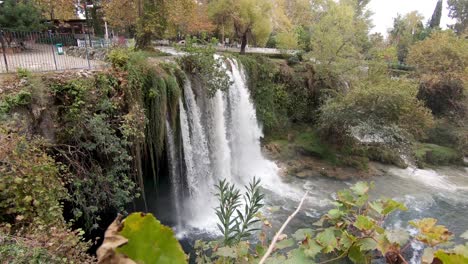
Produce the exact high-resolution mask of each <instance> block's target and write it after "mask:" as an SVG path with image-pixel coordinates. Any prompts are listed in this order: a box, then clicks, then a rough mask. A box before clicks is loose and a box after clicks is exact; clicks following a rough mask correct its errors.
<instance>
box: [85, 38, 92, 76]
mask: <svg viewBox="0 0 468 264" xmlns="http://www.w3.org/2000/svg"><path fill="white" fill-rule="evenodd" d="M89 39H91V38H89ZM84 43H85V44H84V45H85V49H86V60H87V61H88V68H89V69H91V62H90V61H89V50H88V43H87V41H86V35H85V41H84Z"/></svg>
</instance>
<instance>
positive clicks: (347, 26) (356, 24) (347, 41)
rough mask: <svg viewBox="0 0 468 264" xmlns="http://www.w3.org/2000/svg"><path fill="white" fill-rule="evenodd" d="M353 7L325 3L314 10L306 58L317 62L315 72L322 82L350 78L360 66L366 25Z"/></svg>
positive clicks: (351, 5) (366, 30)
mask: <svg viewBox="0 0 468 264" xmlns="http://www.w3.org/2000/svg"><path fill="white" fill-rule="evenodd" d="M355 4H356V2H355V1H348V0H346V1H340V2H335V1H333V0H328V1H326V2H324V4H323V6H322V7H321V8H319V9H318V11H317V14H316V16H317V17H318V19H317V20H316V21H315V22H314V23H312V24H311V25H310V27H311V32H312V38H311V41H310V47H311V50H312V51H311V52H310V53H309V56H311V57H312V58H313V59H314V60H316V61H318V62H319V63H317V64H316V68H317V70H318V73H319V74H320V76H321V78H322V79H324V80H325V81H331V80H332V78H334V77H337V76H339V77H340V78H342V77H344V76H345V75H346V74H348V76H352V75H354V73H353V71H354V70H356V69H357V68H358V67H359V66H361V65H362V59H363V56H362V52H363V50H364V47H365V46H366V43H367V42H368V37H367V34H368V29H369V24H368V21H367V20H366V19H364V18H363V17H361V16H359V15H358V13H357V9H356V6H355Z"/></svg>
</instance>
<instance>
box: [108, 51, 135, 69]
mask: <svg viewBox="0 0 468 264" xmlns="http://www.w3.org/2000/svg"><path fill="white" fill-rule="evenodd" d="M107 58H108V60H109V61H110V62H111V64H112V67H114V68H123V67H124V66H125V65H127V62H128V61H129V59H130V51H129V50H128V49H123V48H115V49H113V50H112V51H111V52H109V55H108V57H107Z"/></svg>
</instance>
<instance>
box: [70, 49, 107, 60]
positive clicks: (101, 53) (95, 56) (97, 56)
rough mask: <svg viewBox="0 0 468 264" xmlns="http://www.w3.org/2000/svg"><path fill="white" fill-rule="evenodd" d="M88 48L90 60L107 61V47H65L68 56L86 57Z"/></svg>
mask: <svg viewBox="0 0 468 264" xmlns="http://www.w3.org/2000/svg"><path fill="white" fill-rule="evenodd" d="M86 49H87V50H88V56H89V59H90V60H100V61H105V60H106V59H107V51H108V50H107V49H106V48H91V47H88V48H85V47H76V46H71V47H67V48H65V54H67V55H68V56H73V57H79V58H82V59H86Z"/></svg>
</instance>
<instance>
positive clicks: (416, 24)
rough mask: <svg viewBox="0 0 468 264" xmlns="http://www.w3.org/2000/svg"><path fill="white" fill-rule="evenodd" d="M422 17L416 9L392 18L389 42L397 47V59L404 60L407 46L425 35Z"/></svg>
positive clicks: (403, 61)
mask: <svg viewBox="0 0 468 264" xmlns="http://www.w3.org/2000/svg"><path fill="white" fill-rule="evenodd" d="M423 19H424V17H423V16H422V15H421V14H419V13H418V12H417V11H413V12H410V13H408V14H406V15H405V16H401V15H400V14H398V16H397V17H396V18H395V19H394V20H393V28H392V29H391V30H390V32H389V33H390V42H391V43H392V44H393V45H395V46H396V47H397V51H398V61H399V62H400V63H405V62H406V57H407V56H408V50H409V47H410V46H411V45H412V44H413V43H414V42H415V41H417V40H422V39H423V38H424V37H425V30H424V24H423V22H422V21H423Z"/></svg>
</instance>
